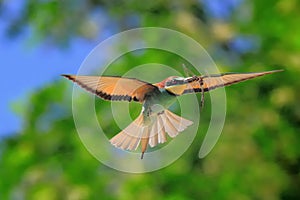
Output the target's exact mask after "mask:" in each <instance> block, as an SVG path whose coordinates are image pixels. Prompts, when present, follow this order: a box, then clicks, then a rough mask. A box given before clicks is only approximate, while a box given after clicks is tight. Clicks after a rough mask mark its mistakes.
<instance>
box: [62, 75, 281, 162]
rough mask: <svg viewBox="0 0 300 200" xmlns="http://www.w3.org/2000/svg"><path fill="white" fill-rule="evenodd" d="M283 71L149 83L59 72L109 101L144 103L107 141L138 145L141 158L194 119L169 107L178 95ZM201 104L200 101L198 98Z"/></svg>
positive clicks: (121, 145) (128, 146)
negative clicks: (138, 112) (125, 125)
mask: <svg viewBox="0 0 300 200" xmlns="http://www.w3.org/2000/svg"><path fill="white" fill-rule="evenodd" d="M280 71H282V70H274V71H266V72H253V73H223V74H213V75H204V76H191V77H187V78H184V77H178V76H170V77H168V78H166V79H164V80H163V81H161V82H158V83H154V84H151V83H148V82H145V81H142V80H138V79H136V78H126V77H117V76H79V75H62V76H64V77H66V78H68V79H70V80H71V81H73V82H75V83H77V84H78V85H79V86H81V87H82V88H84V89H86V90H87V91H89V92H91V93H93V94H95V95H97V96H98V97H100V98H102V99H104V100H108V101H129V102H132V101H135V102H139V103H141V104H142V105H143V107H142V111H141V113H140V115H139V116H138V117H137V118H136V119H135V120H134V121H133V122H132V123H131V124H129V125H128V126H127V127H126V128H125V129H124V130H122V131H121V132H120V133H118V134H117V135H115V136H114V137H113V138H112V139H110V142H111V144H112V145H114V146H115V147H117V148H120V149H123V150H136V149H137V148H138V146H139V145H140V144H141V152H142V155H141V159H143V156H144V153H145V151H146V149H147V147H148V145H149V146H150V147H154V146H156V145H158V144H159V143H164V142H166V141H167V135H166V133H167V134H168V135H169V136H170V137H171V138H174V137H176V136H177V135H178V134H179V133H180V132H182V131H184V130H185V129H186V128H187V127H188V126H190V125H192V124H193V122H192V121H190V120H188V119H184V118H182V117H180V116H178V115H176V114H174V113H172V112H171V111H170V110H168V107H169V106H170V105H171V104H173V103H174V102H175V100H176V97H177V96H180V95H185V94H191V93H199V92H200V93H202V98H203V94H204V92H208V91H210V90H213V89H215V88H218V87H223V86H227V85H232V84H235V83H239V82H241V81H245V80H248V79H252V78H255V77H258V76H263V75H266V74H272V73H275V72H280ZM201 102H202V103H201V104H203V101H202V100H201Z"/></svg>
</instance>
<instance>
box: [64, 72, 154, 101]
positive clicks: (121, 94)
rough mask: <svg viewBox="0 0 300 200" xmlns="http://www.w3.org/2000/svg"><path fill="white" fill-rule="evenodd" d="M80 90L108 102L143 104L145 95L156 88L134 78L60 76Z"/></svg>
mask: <svg viewBox="0 0 300 200" xmlns="http://www.w3.org/2000/svg"><path fill="white" fill-rule="evenodd" d="M62 76H64V77H66V78H68V79H70V80H72V81H73V82H75V83H77V84H78V85H79V86H81V87H82V88H84V89H86V90H88V91H89V92H91V93H93V94H96V95H97V96H99V97H100V98H102V99H105V100H110V101H138V102H143V101H144V98H145V95H146V94H147V93H148V92H150V91H153V90H155V89H158V88H157V87H156V86H154V85H152V84H150V83H147V82H144V81H141V80H138V79H134V78H124V77H115V76H75V75H62Z"/></svg>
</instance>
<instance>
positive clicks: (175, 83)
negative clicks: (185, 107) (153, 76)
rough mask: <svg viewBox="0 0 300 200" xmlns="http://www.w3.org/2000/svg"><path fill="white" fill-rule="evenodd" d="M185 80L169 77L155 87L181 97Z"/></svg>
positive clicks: (184, 87)
mask: <svg viewBox="0 0 300 200" xmlns="http://www.w3.org/2000/svg"><path fill="white" fill-rule="evenodd" d="M186 84H187V82H186V79H185V78H183V77H178V76H170V77H168V78H166V79H165V80H163V81H161V82H159V83H157V84H156V85H157V86H158V87H160V88H165V89H166V90H167V91H169V92H171V93H173V94H175V95H181V94H182V93H183V91H184V90H185V89H186Z"/></svg>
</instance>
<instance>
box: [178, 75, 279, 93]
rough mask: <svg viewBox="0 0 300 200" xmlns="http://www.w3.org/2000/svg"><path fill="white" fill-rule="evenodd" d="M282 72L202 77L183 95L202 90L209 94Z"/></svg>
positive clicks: (190, 85) (188, 86)
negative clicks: (214, 90)
mask: <svg viewBox="0 0 300 200" xmlns="http://www.w3.org/2000/svg"><path fill="white" fill-rule="evenodd" d="M281 71H282V70H274V71H267V72H253V73H224V74H214V75H206V76H201V77H199V80H197V81H193V82H191V83H190V84H187V88H186V89H185V90H184V92H183V94H188V93H193V92H201V91H202V89H203V91H204V92H207V91H210V90H213V89H215V88H218V87H223V86H227V85H232V84H235V83H239V82H241V81H245V80H248V79H252V78H255V77H258V76H263V75H266V74H272V73H275V72H281ZM201 79H202V86H201V84H200V83H201Z"/></svg>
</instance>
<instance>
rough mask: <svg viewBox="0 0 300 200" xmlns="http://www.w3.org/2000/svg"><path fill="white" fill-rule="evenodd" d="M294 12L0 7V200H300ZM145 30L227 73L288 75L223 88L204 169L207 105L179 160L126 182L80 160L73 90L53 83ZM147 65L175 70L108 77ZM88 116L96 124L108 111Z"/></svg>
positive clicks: (189, 5) (212, 7)
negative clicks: (189, 45)
mask: <svg viewBox="0 0 300 200" xmlns="http://www.w3.org/2000/svg"><path fill="white" fill-rule="evenodd" d="M299 10H300V3H299V1H297V0H289V1H286V0H264V1H260V0H253V1H250V0H187V1H180V0H175V1H171V0H159V1H138V0H130V1H105V0H104V1H97V0H93V1H92V0H89V1H79V0H75V1H71V0H65V1H59V0H57V1H54V0H48V1H44V0H35V1H33V0H25V1H17V0H1V1H0V31H1V32H0V44H1V46H0V48H1V51H0V60H1V66H2V67H1V74H2V76H1V80H0V83H1V84H0V89H1V100H0V102H1V104H0V109H1V115H0V116H1V123H0V135H1V139H0V199H72V200H73V199H172V200H173V199H174V200H181V199H300V174H299V169H300V136H299V133H300V104H299V99H300V94H299V92H298V91H299V90H300V81H299V72H300V26H299V24H300V12H299ZM147 26H155V27H157V26H158V27H166V28H170V29H174V30H177V31H180V32H183V33H185V34H187V35H188V36H190V37H192V38H194V39H195V40H196V41H198V42H199V43H200V44H202V45H203V46H204V47H205V48H206V50H207V51H208V52H209V54H210V55H211V56H212V58H213V59H214V61H215V62H216V64H217V65H218V67H219V69H220V71H223V72H227V71H238V72H249V71H266V70H272V69H279V68H281V69H284V70H285V71H284V72H282V73H280V74H274V75H270V76H267V77H264V78H258V79H256V80H254V81H248V82H247V83H241V84H239V85H235V86H231V87H228V88H226V91H227V110H228V111H227V118H226V122H225V126H224V130H223V133H222V135H221V137H220V139H219V141H218V143H217V145H216V146H215V148H214V149H213V151H212V152H211V153H210V154H209V155H208V156H207V157H205V158H204V159H199V158H198V157H197V154H198V150H199V147H200V144H201V140H202V139H203V134H204V133H205V124H206V122H207V123H208V122H209V114H210V112H209V103H208V106H207V107H206V108H205V109H204V110H203V112H202V115H203V116H201V118H202V119H201V120H202V122H201V124H204V125H203V127H204V128H202V129H201V128H200V129H199V132H198V134H197V138H196V140H195V141H194V142H193V144H192V145H191V147H190V148H189V149H188V151H187V152H185V153H184V154H183V156H182V157H181V158H180V159H178V160H177V161H176V162H174V163H173V164H172V165H170V166H168V167H166V168H164V169H162V170H160V171H156V172H151V173H147V174H127V173H122V172H118V171H115V170H113V169H110V168H108V167H106V166H104V165H102V164H101V163H99V162H98V161H97V160H96V159H95V158H94V157H92V156H91V155H90V154H89V153H88V152H87V150H86V149H85V148H84V146H83V145H82V143H81V142H80V140H79V137H78V135H77V132H76V130H75V126H74V122H73V118H72V109H71V100H72V99H71V96H72V84H71V83H70V82H68V81H66V80H63V79H62V78H61V77H59V75H60V74H64V73H70V74H74V73H76V71H77V70H78V68H79V66H80V64H81V62H82V61H83V59H84V58H85V56H86V55H87V54H88V53H89V52H90V51H91V50H92V49H93V47H95V46H96V45H97V44H98V43H99V42H101V41H103V40H104V39H106V38H107V37H109V36H111V35H113V34H115V33H118V32H121V31H124V30H128V29H130V28H136V27H147ZM106 53H109V52H103V56H105V54H106ZM149 62H157V63H162V64H165V65H168V66H174V67H178V70H180V66H181V64H182V63H181V61H180V59H174V56H173V55H171V56H170V55H169V54H167V53H162V52H160V53H151V52H150V53H149V52H148V53H135V54H130V55H126V56H124V58H122V59H120V60H119V61H118V62H116V63H112V67H111V68H110V71H109V73H110V74H114V75H118V74H124V73H126V71H128V70H130V69H131V68H132V66H137V65H140V64H145V63H149ZM199 65H201V63H199ZM100 66H101V63H99V67H100ZM206 96H208V95H206ZM96 107H97V112H99V114H101V113H103V112H105V111H106V110H107V109H109V103H107V102H105V103H103V101H97V106H96ZM133 109H134V110H136V113H138V112H139V110H138V109H140V107H139V106H137V105H134V106H133ZM108 119H109V118H108ZM106 123H107V127H110V128H111V129H112V130H113V132H117V131H118V127H115V126H113V124H114V122H113V120H111V121H108V120H106ZM99 148H101V147H99Z"/></svg>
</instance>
